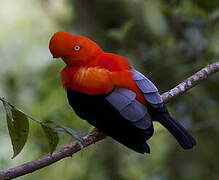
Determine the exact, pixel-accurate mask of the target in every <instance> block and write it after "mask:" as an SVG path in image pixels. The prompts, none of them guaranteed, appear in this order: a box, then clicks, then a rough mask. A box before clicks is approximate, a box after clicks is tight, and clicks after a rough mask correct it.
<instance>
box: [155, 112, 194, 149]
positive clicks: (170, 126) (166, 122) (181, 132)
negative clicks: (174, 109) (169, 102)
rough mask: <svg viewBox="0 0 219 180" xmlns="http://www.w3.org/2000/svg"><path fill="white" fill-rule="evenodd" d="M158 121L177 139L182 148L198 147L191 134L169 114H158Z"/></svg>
mask: <svg viewBox="0 0 219 180" xmlns="http://www.w3.org/2000/svg"><path fill="white" fill-rule="evenodd" d="M156 120H157V121H158V122H159V123H161V124H162V125H163V126H164V127H165V128H166V129H167V130H168V131H169V132H170V133H171V134H172V135H173V136H174V137H175V138H176V140H177V141H178V143H179V144H180V145H181V146H182V148H184V149H191V148H192V147H193V146H195V145H196V141H195V139H194V138H193V137H192V136H191V135H190V133H189V132H188V131H187V130H186V129H185V128H184V127H183V126H182V125H181V124H179V123H178V122H177V121H176V120H175V119H173V118H172V117H171V116H170V115H169V113H168V112H166V113H159V114H157V115H156Z"/></svg>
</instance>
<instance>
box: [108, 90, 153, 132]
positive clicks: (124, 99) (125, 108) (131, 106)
mask: <svg viewBox="0 0 219 180" xmlns="http://www.w3.org/2000/svg"><path fill="white" fill-rule="evenodd" d="M135 97H136V94H135V93H134V92H133V91H131V90H128V89H125V88H117V89H115V90H114V91H113V92H111V93H110V94H109V95H108V96H107V97H106V100H107V101H108V102H109V103H110V104H111V105H112V106H113V107H114V108H115V109H116V110H117V111H119V113H120V114H121V116H122V117H124V118H125V119H127V120H128V121H130V122H132V123H133V124H134V125H135V126H136V127H138V128H140V129H147V128H149V127H150V126H151V117H150V115H149V114H148V111H147V108H146V107H145V106H144V105H143V104H141V103H140V102H138V101H137V100H136V99H135Z"/></svg>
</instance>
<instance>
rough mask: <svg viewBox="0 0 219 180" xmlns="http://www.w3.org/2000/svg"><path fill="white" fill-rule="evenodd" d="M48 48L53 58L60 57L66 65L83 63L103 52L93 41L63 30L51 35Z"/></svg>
mask: <svg viewBox="0 0 219 180" xmlns="http://www.w3.org/2000/svg"><path fill="white" fill-rule="evenodd" d="M49 50H50V52H51V54H52V55H53V57H54V58H59V57H61V58H62V59H63V60H64V61H65V63H66V64H67V65H82V64H85V63H87V62H88V61H90V60H92V59H93V58H94V57H95V56H97V55H99V54H100V53H102V52H103V50H102V49H101V48H100V47H99V46H98V45H97V44H96V43H95V42H94V41H92V40H90V39H88V38H86V37H83V36H79V35H72V34H70V33H67V32H63V31H60V32H56V33H55V34H54V35H53V36H52V38H51V39H50V42H49Z"/></svg>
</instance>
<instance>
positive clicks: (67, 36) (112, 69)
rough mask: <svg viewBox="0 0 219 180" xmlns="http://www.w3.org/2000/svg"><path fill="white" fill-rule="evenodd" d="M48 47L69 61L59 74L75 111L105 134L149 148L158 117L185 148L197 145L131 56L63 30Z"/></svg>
mask: <svg viewBox="0 0 219 180" xmlns="http://www.w3.org/2000/svg"><path fill="white" fill-rule="evenodd" d="M49 50H50V52H51V54H52V56H53V58H61V59H62V60H63V61H64V63H65V67H64V68H63V69H62V71H61V72H60V76H61V82H62V85H63V87H64V89H65V90H66V93H67V99H68V102H69V104H70V106H71V107H72V109H73V111H74V112H75V113H76V114H77V115H78V116H79V117H80V118H81V119H83V120H86V121H87V122H88V123H89V124H91V125H92V126H94V127H95V128H97V129H98V130H99V131H101V132H103V133H104V134H105V135H107V136H110V137H111V138H113V139H114V140H116V141H117V142H119V143H121V144H123V145H124V146H126V147H128V148H129V149H131V150H133V151H135V152H138V153H141V154H144V153H150V147H149V145H148V143H147V141H148V139H150V138H151V137H152V136H153V133H154V127H153V122H159V123H160V124H161V125H163V126H164V127H165V128H166V129H167V130H168V131H169V132H170V133H171V134H172V135H173V137H175V139H176V140H177V142H178V143H179V145H181V147H182V148H183V149H191V148H193V147H194V146H195V145H196V141H195V139H194V138H193V137H192V135H191V134H190V133H189V132H188V131H187V130H186V129H185V128H184V127H183V126H182V125H181V124H180V123H179V122H177V121H176V120H175V119H174V118H172V117H171V115H170V114H169V112H168V110H167V107H166V105H165V104H164V102H163V100H162V97H161V95H160V94H159V91H158V89H157V87H156V86H155V85H154V84H153V83H152V81H151V80H149V79H148V78H147V77H145V76H144V75H143V74H142V73H140V72H139V71H138V70H136V69H135V68H133V67H132V66H131V65H130V63H129V61H128V59H127V58H125V57H123V56H120V55H117V54H113V53H107V52H105V51H104V50H103V49H102V48H101V47H100V46H99V45H98V44H97V43H96V42H95V41H93V40H91V39H89V38H87V37H84V36H81V35H75V34H71V33H68V32H64V31H58V32H56V33H54V34H53V35H52V36H51V38H50V40H49Z"/></svg>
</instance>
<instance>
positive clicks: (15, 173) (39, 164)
mask: <svg viewBox="0 0 219 180" xmlns="http://www.w3.org/2000/svg"><path fill="white" fill-rule="evenodd" d="M218 71H219V62H216V63H214V64H210V65H208V66H206V67H204V68H203V69H201V70H200V71H198V72H197V73H195V74H194V75H192V76H190V77H189V78H187V79H186V80H184V81H183V82H181V83H180V84H179V85H177V86H176V87H174V88H173V89H171V90H169V91H167V92H165V93H164V94H162V98H163V100H164V102H165V103H167V102H169V101H170V100H172V99H173V98H175V97H177V96H179V95H181V94H183V93H185V92H186V91H188V90H189V89H191V88H192V87H194V86H196V85H197V84H199V83H200V82H201V81H203V80H205V79H207V78H208V77H209V76H210V75H212V74H214V73H216V72H218ZM0 100H1V101H2V100H3V101H4V99H0ZM105 137H106V136H105V135H104V134H102V133H100V132H98V131H93V132H91V133H89V134H88V135H87V136H85V137H83V143H82V144H83V146H84V148H85V147H87V146H90V145H92V144H94V143H96V142H98V141H100V140H102V139H104V138H105ZM80 150H81V146H80V144H79V142H78V141H72V142H71V143H70V144H68V145H66V146H64V147H62V148H61V149H59V150H57V151H55V152H53V153H52V154H50V155H46V156H44V157H42V158H40V159H37V160H34V161H30V162H27V163H24V164H22V165H19V166H17V167H14V168H9V169H6V170H1V171H0V179H12V178H16V177H19V176H22V175H25V174H28V173H31V172H34V171H36V170H38V169H41V168H43V167H46V166H49V165H50V164H53V163H55V162H56V161H59V160H61V159H63V158H65V157H69V156H72V155H73V154H75V153H77V152H79V151H80Z"/></svg>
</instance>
